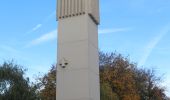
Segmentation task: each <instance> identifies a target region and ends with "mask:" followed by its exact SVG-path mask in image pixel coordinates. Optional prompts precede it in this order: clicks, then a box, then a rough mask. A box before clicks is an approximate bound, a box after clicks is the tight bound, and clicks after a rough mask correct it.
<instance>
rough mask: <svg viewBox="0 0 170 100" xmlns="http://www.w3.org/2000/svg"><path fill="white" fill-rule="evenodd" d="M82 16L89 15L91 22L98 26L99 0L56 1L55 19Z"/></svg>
mask: <svg viewBox="0 0 170 100" xmlns="http://www.w3.org/2000/svg"><path fill="white" fill-rule="evenodd" d="M82 14H89V15H90V17H91V18H92V19H93V21H94V22H95V23H96V24H99V23H100V20H99V19H100V18H99V0H58V2H57V19H64V18H68V17H72V16H79V15H82Z"/></svg>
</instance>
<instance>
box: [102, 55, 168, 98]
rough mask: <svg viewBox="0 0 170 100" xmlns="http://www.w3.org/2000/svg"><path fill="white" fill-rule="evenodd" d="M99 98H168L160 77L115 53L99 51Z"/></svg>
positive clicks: (151, 70)
mask: <svg viewBox="0 0 170 100" xmlns="http://www.w3.org/2000/svg"><path fill="white" fill-rule="evenodd" d="M99 58H100V85H101V100H170V99H169V98H168V97H167V96H166V94H165V88H164V87H161V86H160V83H161V81H162V79H161V77H158V76H156V74H155V71H154V70H153V69H141V68H138V67H137V64H135V63H132V62H130V61H129V59H127V58H126V57H123V56H122V55H120V54H116V53H110V54H109V53H102V52H101V53H100V57H99Z"/></svg>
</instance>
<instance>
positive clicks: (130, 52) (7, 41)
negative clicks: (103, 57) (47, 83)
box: [0, 0, 170, 96]
mask: <svg viewBox="0 0 170 100" xmlns="http://www.w3.org/2000/svg"><path fill="white" fill-rule="evenodd" d="M169 5H170V0H100V20H101V23H100V25H99V33H98V34H99V39H98V40H99V49H100V51H103V52H115V51H116V52H118V53H121V54H122V55H123V56H125V57H126V56H127V57H128V58H129V59H130V61H132V62H136V63H137V64H138V67H140V68H143V67H144V68H148V69H151V68H153V69H155V70H156V74H157V75H158V76H159V75H160V76H162V75H163V77H162V78H163V79H164V81H163V82H162V85H164V86H165V87H166V88H167V95H169V96H170V86H169V84H170V70H169V67H170V63H169V61H170V44H169V43H170V6H169ZM57 26H58V23H57V21H56V0H1V1H0V63H3V62H4V61H10V60H12V59H13V60H14V62H15V63H17V64H20V65H22V66H24V68H26V69H27V72H26V75H27V76H28V77H30V78H31V79H32V80H34V78H35V77H36V75H38V74H44V73H47V72H48V70H49V69H50V67H51V65H52V64H55V63H56V59H57V58H56V57H57V53H56V52H57Z"/></svg>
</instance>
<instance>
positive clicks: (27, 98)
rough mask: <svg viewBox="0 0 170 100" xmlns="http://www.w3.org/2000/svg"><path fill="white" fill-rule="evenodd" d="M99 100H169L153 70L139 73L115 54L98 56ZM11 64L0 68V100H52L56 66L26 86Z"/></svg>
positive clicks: (21, 73)
mask: <svg viewBox="0 0 170 100" xmlns="http://www.w3.org/2000/svg"><path fill="white" fill-rule="evenodd" d="M99 59H100V62H99V65H100V66H99V68H100V91H101V95H100V96H101V100H170V99H169V98H168V97H167V96H166V94H165V89H166V88H164V87H161V86H160V83H161V80H162V79H161V78H160V77H158V76H156V73H155V72H154V70H153V69H141V68H138V67H137V64H135V63H133V62H130V61H129V59H128V58H126V57H123V56H122V55H120V54H117V53H102V52H100V53H99ZM24 73H25V70H24V69H23V67H22V66H19V65H17V64H14V63H13V62H4V63H3V64H2V65H0V100H56V66H52V67H51V69H50V70H49V72H48V73H47V74H45V75H43V76H39V77H37V79H36V80H37V81H36V82H35V83H30V81H29V78H26V77H24Z"/></svg>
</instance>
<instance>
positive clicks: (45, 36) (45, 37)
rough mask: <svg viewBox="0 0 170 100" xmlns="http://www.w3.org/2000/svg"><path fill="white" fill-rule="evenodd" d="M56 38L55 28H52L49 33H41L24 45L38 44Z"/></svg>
mask: <svg viewBox="0 0 170 100" xmlns="http://www.w3.org/2000/svg"><path fill="white" fill-rule="evenodd" d="M56 38H57V30H53V31H51V32H49V33H46V34H43V35H42V36H40V37H38V38H36V39H34V40H32V41H31V42H30V43H29V44H28V45H27V46H26V47H30V46H34V45H39V44H41V43H44V42H48V41H51V40H54V39H56Z"/></svg>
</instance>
